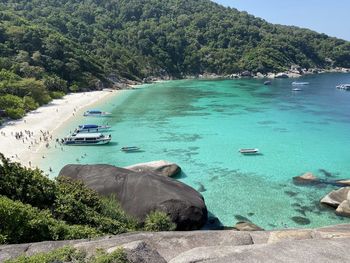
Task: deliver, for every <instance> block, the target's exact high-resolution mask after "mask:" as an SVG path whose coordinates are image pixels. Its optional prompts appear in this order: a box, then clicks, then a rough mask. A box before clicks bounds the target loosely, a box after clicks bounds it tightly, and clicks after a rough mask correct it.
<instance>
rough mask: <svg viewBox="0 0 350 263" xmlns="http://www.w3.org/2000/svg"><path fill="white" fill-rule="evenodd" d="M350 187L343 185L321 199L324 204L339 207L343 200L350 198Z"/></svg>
mask: <svg viewBox="0 0 350 263" xmlns="http://www.w3.org/2000/svg"><path fill="white" fill-rule="evenodd" d="M349 191H350V187H342V188H340V189H338V190H333V191H332V192H330V193H329V194H327V195H326V196H325V197H323V198H322V199H321V203H322V204H326V205H329V206H332V207H338V206H339V205H340V204H341V203H342V202H343V201H345V200H350V196H349Z"/></svg>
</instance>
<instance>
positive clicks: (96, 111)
mask: <svg viewBox="0 0 350 263" xmlns="http://www.w3.org/2000/svg"><path fill="white" fill-rule="evenodd" d="M87 112H88V113H92V114H94V113H96V114H100V113H102V111H100V110H88V111H87Z"/></svg>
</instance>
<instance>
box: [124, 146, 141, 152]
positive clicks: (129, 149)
mask: <svg viewBox="0 0 350 263" xmlns="http://www.w3.org/2000/svg"><path fill="white" fill-rule="evenodd" d="M120 150H122V151H123V152H139V151H140V148H139V147H137V146H125V147H122V148H121V149H120Z"/></svg>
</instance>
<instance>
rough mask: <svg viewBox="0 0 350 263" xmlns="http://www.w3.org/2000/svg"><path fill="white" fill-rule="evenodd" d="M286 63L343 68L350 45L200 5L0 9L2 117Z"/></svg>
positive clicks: (134, 0) (163, 0)
mask: <svg viewBox="0 0 350 263" xmlns="http://www.w3.org/2000/svg"><path fill="white" fill-rule="evenodd" d="M292 64H298V65H300V66H302V67H305V68H310V67H321V68H327V67H331V66H343V67H350V43H349V42H346V41H343V40H340V39H336V38H331V37H328V36H326V35H324V34H318V33H316V32H313V31H310V30H307V29H300V28H296V27H287V26H280V25H273V24H269V23H267V22H266V21H264V20H262V19H259V18H255V17H253V16H251V15H248V14H247V13H245V12H239V11H237V10H236V9H231V8H226V7H223V6H220V5H218V4H215V3H213V2H211V1H208V0H45V1H44V0H26V1H22V0H9V1H5V0H1V1H0V110H2V111H0V113H1V114H2V115H5V116H10V117H12V118H18V117H21V116H23V114H24V113H25V112H26V111H28V110H31V109H34V108H36V107H38V106H39V105H42V104H44V103H47V102H48V101H49V100H50V99H52V98H56V97H59V96H62V94H64V93H66V92H69V91H73V92H74V91H77V90H82V89H95V88H96V87H101V86H102V85H101V84H103V86H104V87H106V86H109V85H111V84H112V82H111V81H110V80H109V79H113V80H116V79H118V78H127V79H133V80H139V79H142V78H144V77H147V76H150V75H152V76H160V75H167V76H172V77H183V76H186V75H195V74H199V73H204V72H207V73H217V74H230V73H236V72H240V71H243V70H250V71H253V72H258V71H259V72H262V73H266V72H273V71H281V70H284V69H286V68H289V66H290V65H292ZM111 76H112V77H111Z"/></svg>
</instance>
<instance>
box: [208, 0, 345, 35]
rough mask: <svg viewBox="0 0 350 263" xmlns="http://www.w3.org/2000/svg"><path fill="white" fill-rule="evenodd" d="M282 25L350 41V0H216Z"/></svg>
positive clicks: (215, 0)
mask: <svg viewBox="0 0 350 263" xmlns="http://www.w3.org/2000/svg"><path fill="white" fill-rule="evenodd" d="M214 2H217V3H219V4H222V5H224V6H230V7H234V8H236V9H238V10H240V11H247V12H248V13H249V14H252V15H254V16H257V17H260V18H263V19H265V20H266V21H268V22H271V23H274V24H282V25H294V26H299V27H304V28H309V29H312V30H315V31H317V32H319V33H325V34H327V35H329V36H334V37H338V38H342V39H345V40H349V41H350V22H349V17H350V0H292V1H288V0H214Z"/></svg>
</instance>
